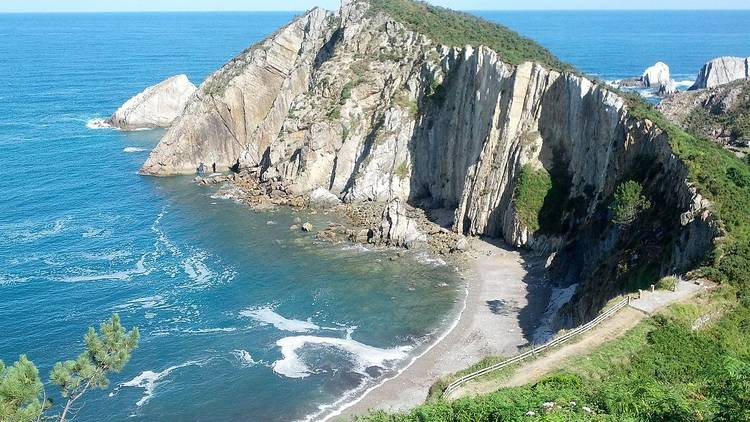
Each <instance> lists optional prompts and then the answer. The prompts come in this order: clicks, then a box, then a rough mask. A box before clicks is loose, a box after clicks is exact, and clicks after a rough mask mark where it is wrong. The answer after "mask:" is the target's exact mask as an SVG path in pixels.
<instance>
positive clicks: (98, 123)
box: [86, 118, 113, 130]
mask: <svg viewBox="0 0 750 422" xmlns="http://www.w3.org/2000/svg"><path fill="white" fill-rule="evenodd" d="M86 127H87V128H89V129H94V130H97V129H113V127H112V125H110V124H109V123H108V122H107V120H106V119H100V118H97V119H90V120H89V121H87V122H86Z"/></svg>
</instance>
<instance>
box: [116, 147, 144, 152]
mask: <svg viewBox="0 0 750 422" xmlns="http://www.w3.org/2000/svg"><path fill="white" fill-rule="evenodd" d="M144 151H148V148H140V147H125V148H123V149H122V152H127V153H134V152H144Z"/></svg>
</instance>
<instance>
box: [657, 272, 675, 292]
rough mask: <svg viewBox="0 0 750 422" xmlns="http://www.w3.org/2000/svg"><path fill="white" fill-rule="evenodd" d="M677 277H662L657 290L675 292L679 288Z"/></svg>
mask: <svg viewBox="0 0 750 422" xmlns="http://www.w3.org/2000/svg"><path fill="white" fill-rule="evenodd" d="M677 281H678V280H677V277H675V276H671V275H670V276H667V277H662V278H661V279H660V280H659V281H658V282H657V283H656V288H657V289H659V290H671V291H674V289H675V288H676V287H677Z"/></svg>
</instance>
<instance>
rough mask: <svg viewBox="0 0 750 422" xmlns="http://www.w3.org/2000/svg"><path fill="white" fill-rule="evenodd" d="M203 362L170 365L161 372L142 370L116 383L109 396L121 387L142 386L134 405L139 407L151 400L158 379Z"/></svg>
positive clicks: (200, 364)
mask: <svg viewBox="0 0 750 422" xmlns="http://www.w3.org/2000/svg"><path fill="white" fill-rule="evenodd" d="M204 364H205V362H201V361H189V362H185V363H183V364H180V365H175V366H170V367H169V368H167V369H165V370H163V371H161V372H154V371H143V372H141V373H140V374H139V375H138V376H137V377H135V378H133V379H132V380H130V381H127V382H124V383H122V384H120V385H118V386H117V388H115V389H114V391H112V392H111V393H109V396H110V397H112V396H114V395H115V394H117V393H118V392H119V391H120V389H121V388H123V387H135V388H143V397H141V399H140V400H138V402H136V406H138V407H141V406H143V405H144V404H146V403H148V401H149V400H151V397H153V395H154V390H155V389H156V387H157V386H158V384H159V381H161V380H163V379H164V378H166V377H168V376H169V374H171V373H172V372H173V371H175V370H177V369H180V368H185V367H187V366H202V365H204Z"/></svg>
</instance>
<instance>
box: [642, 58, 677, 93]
mask: <svg viewBox="0 0 750 422" xmlns="http://www.w3.org/2000/svg"><path fill="white" fill-rule="evenodd" d="M641 80H642V81H643V85H644V86H645V87H647V88H659V87H662V86H665V85H668V84H669V82H670V81H671V76H670V75H669V66H667V64H666V63H663V62H657V63H656V64H655V65H653V66H651V67H649V68H648V69H646V71H645V72H643V76H642V77H641Z"/></svg>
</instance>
